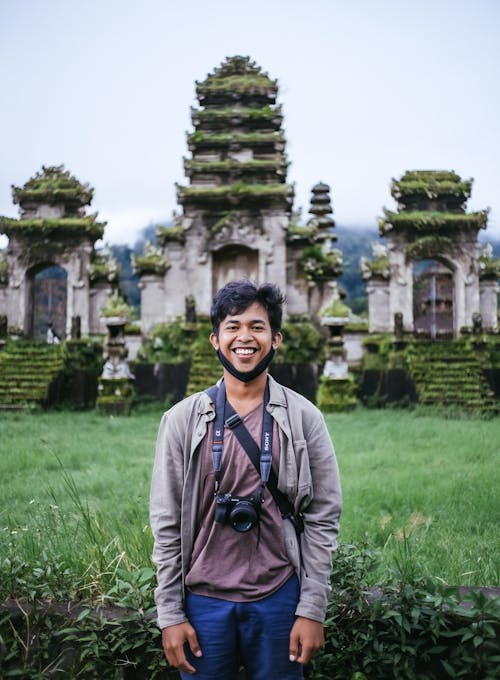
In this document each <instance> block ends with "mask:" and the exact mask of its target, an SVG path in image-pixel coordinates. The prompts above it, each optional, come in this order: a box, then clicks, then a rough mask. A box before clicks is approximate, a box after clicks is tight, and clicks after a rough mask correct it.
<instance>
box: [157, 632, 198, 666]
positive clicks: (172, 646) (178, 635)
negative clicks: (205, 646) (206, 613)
mask: <svg viewBox="0 0 500 680" xmlns="http://www.w3.org/2000/svg"><path fill="white" fill-rule="evenodd" d="M161 641H162V644H163V651H164V652H165V656H166V657H167V661H168V663H169V664H170V665H171V666H173V667H174V668H178V669H179V670H180V671H184V672H185V673H195V672H196V670H195V669H194V668H193V666H191V664H190V663H189V661H188V660H187V659H186V655H185V653H184V643H185V642H187V643H188V644H189V649H190V650H191V651H192V653H193V654H194V655H195V656H201V649H200V645H199V644H198V638H197V637H196V631H195V629H194V628H193V626H192V625H191V624H190V623H188V622H187V621H186V622H185V623H178V624H177V625H176V626H167V628H163V629H162V631H161Z"/></svg>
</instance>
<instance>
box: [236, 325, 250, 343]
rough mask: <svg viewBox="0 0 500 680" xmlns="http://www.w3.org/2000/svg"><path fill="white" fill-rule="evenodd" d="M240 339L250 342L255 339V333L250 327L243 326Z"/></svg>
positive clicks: (239, 334) (239, 335)
mask: <svg viewBox="0 0 500 680" xmlns="http://www.w3.org/2000/svg"><path fill="white" fill-rule="evenodd" d="M238 340H239V341H240V342H250V341H251V340H253V335H252V333H251V331H250V329H249V328H241V329H240V332H239V333H238Z"/></svg>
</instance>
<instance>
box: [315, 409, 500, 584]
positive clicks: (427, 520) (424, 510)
mask: <svg viewBox="0 0 500 680" xmlns="http://www.w3.org/2000/svg"><path fill="white" fill-rule="evenodd" d="M420 413H421V411H419V410H416V411H410V412H404V411H396V410H385V411H383V410H378V411H366V410H365V411H356V412H355V413H351V414H337V415H329V416H327V423H328V426H329V428H330V432H331V434H332V438H333V441H334V443H335V447H336V452H337V457H338V461H339V466H340V471H341V480H342V487H343V494H344V513H343V517H342V521H341V534H340V538H341V540H342V541H344V542H354V543H360V542H362V541H363V539H364V538H365V537H366V539H367V541H368V544H369V545H370V546H373V547H377V548H379V549H381V550H382V554H383V564H382V565H381V567H380V568H379V570H378V572H376V575H377V576H379V577H381V576H383V575H384V573H385V572H387V569H388V567H390V566H391V565H394V564H397V566H399V568H400V569H401V570H402V571H403V572H406V573H408V575H409V576H412V574H413V575H415V573H418V574H429V575H431V576H434V577H436V578H439V579H443V580H444V581H445V582H447V583H449V584H455V585H458V584H462V585H471V584H472V585H474V584H475V585H499V583H500V561H499V559H498V555H499V554H500V530H499V526H500V499H499V495H498V489H499V488H500V419H499V418H496V419H492V420H472V419H471V420H458V419H445V418H442V417H441V418H440V417H437V416H432V415H429V412H427V414H426V415H425V416H424V417H422V416H421V415H420Z"/></svg>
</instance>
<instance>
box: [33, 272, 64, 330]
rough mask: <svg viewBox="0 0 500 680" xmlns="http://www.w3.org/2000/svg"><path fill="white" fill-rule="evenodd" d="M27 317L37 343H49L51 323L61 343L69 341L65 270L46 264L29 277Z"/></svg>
mask: <svg viewBox="0 0 500 680" xmlns="http://www.w3.org/2000/svg"><path fill="white" fill-rule="evenodd" d="M27 284H28V285H27V303H28V304H27V305H26V309H27V314H28V316H29V318H28V331H29V335H30V336H31V337H32V338H33V340H34V341H35V342H46V340H47V328H48V324H49V323H52V328H53V330H54V332H55V333H56V334H57V335H58V336H59V338H60V339H61V340H64V339H65V338H66V314H67V312H66V310H67V299H68V274H67V272H66V270H65V269H63V267H59V266H57V265H52V264H49V265H44V266H41V267H40V266H39V267H36V268H35V269H33V270H31V271H30V272H28V274H27Z"/></svg>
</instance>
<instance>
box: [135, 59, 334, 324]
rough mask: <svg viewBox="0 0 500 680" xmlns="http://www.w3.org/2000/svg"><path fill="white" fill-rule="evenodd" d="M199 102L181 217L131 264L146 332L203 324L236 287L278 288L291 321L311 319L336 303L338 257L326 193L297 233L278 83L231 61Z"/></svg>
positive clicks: (180, 191) (325, 190) (202, 89)
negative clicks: (223, 293) (250, 283)
mask: <svg viewBox="0 0 500 680" xmlns="http://www.w3.org/2000/svg"><path fill="white" fill-rule="evenodd" d="M196 95H197V99H198V106H197V107H196V108H193V109H192V112H191V118H192V122H193V127H194V131H193V132H191V133H190V134H188V138H187V141H188V150H189V151H190V154H191V155H190V156H189V157H188V158H186V159H185V160H184V168H185V173H186V176H187V178H188V184H187V185H183V186H178V187H177V196H178V202H179V204H180V205H181V206H182V214H181V215H179V216H176V218H175V224H174V226H172V227H166V228H160V229H159V230H158V244H159V246H156V247H155V246H152V245H150V244H148V245H147V247H146V249H145V252H144V253H143V255H142V256H139V257H136V258H135V259H134V266H135V271H136V272H137V274H138V275H139V276H140V286H141V323H142V330H143V332H146V333H147V332H148V331H149V330H150V329H151V328H152V327H153V326H154V325H155V324H156V323H158V322H161V321H167V322H168V321H173V320H175V319H176V318H179V317H182V316H184V314H185V311H186V307H188V308H192V306H193V304H194V305H195V312H196V313H197V314H201V315H207V314H208V313H209V310H210V304H211V301H212V297H213V294H214V293H215V291H216V290H217V289H218V288H219V287H220V286H221V285H223V284H224V283H226V282H227V281H229V280H231V279H234V278H241V277H249V278H251V279H253V280H255V281H257V282H264V281H273V282H275V283H277V284H278V285H279V286H280V288H281V289H282V290H283V291H285V292H286V295H287V299H288V306H287V312H288V315H290V316H294V315H298V316H299V315H307V316H311V315H312V316H314V315H316V313H317V312H318V310H319V309H320V307H321V306H322V305H324V304H325V303H327V302H329V301H330V299H331V297H332V291H333V289H334V287H335V284H334V280H335V277H336V276H337V275H338V274H339V272H340V267H341V256H340V252H339V251H337V250H335V249H333V248H332V243H333V241H334V238H335V237H334V235H333V233H332V228H333V226H334V222H333V220H332V218H331V212H332V208H331V205H330V196H329V187H328V186H327V185H325V184H322V183H319V184H317V185H316V186H315V187H314V189H313V192H312V194H313V195H312V201H311V219H310V220H309V222H308V223H307V225H306V226H302V227H300V226H297V225H294V220H293V218H292V203H293V188H292V186H290V185H289V184H287V166H288V161H287V157H286V154H285V146H286V142H285V136H284V132H283V129H282V122H283V114H282V110H281V106H280V105H279V104H277V103H276V100H277V95H278V86H277V82H276V81H275V80H272V79H271V78H270V77H269V76H268V75H267V74H266V73H264V72H263V71H262V70H261V69H260V68H259V67H258V66H256V65H255V63H253V62H251V61H250V59H249V58H248V57H239V56H237V57H232V58H228V59H226V61H225V62H224V63H223V64H222V65H221V66H220V67H219V68H216V69H215V70H214V71H213V73H211V74H209V75H208V76H207V78H206V79H205V80H203V81H202V82H197V83H196Z"/></svg>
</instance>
